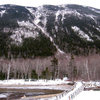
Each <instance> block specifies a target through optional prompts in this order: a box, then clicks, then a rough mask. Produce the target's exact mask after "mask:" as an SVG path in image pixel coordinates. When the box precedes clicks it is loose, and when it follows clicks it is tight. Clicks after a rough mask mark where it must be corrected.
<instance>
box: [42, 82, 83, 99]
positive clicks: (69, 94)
mask: <svg viewBox="0 0 100 100" xmlns="http://www.w3.org/2000/svg"><path fill="white" fill-rule="evenodd" d="M83 90H84V85H83V84H82V83H81V82H80V83H76V84H75V85H74V86H73V87H72V88H71V89H70V90H69V91H67V90H65V91H64V92H62V93H60V94H58V95H56V96H55V97H51V98H48V99H43V100H60V99H62V98H63V97H65V98H66V100H73V98H75V97H76V96H77V95H78V94H79V93H80V92H82V91H83Z"/></svg>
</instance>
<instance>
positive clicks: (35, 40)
mask: <svg viewBox="0 0 100 100" xmlns="http://www.w3.org/2000/svg"><path fill="white" fill-rule="evenodd" d="M99 44H100V10H99V9H95V8H92V7H84V6H81V5H59V6H53V5H43V6H40V7H37V8H35V7H24V6H17V5H1V6H0V52H1V53H0V56H6V57H9V55H10V56H11V55H13V56H14V57H25V58H27V57H37V56H41V57H44V56H45V57H46V56H52V55H54V54H55V53H56V52H57V51H59V52H60V53H71V54H74V55H88V54H90V53H99V52H100V45H99Z"/></svg>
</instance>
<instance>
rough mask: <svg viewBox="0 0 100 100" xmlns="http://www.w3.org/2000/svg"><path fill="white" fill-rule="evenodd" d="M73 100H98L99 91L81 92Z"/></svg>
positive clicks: (99, 99) (99, 98) (99, 96)
mask: <svg viewBox="0 0 100 100" xmlns="http://www.w3.org/2000/svg"><path fill="white" fill-rule="evenodd" d="M73 100H100V91H83V92H81V93H80V94H79V95H78V96H76V97H75V98H74V99H73Z"/></svg>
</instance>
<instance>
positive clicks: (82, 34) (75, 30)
mask: <svg viewBox="0 0 100 100" xmlns="http://www.w3.org/2000/svg"><path fill="white" fill-rule="evenodd" d="M71 28H72V29H73V30H74V32H77V34H78V35H79V36H80V37H81V38H84V39H86V40H87V41H93V40H92V39H90V37H89V36H88V35H87V34H85V33H84V32H83V31H82V30H80V28H79V27H77V26H72V27H71Z"/></svg>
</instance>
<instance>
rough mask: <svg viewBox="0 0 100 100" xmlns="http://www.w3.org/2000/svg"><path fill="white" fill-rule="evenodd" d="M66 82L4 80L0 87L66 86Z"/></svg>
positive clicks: (0, 82)
mask: <svg viewBox="0 0 100 100" xmlns="http://www.w3.org/2000/svg"><path fill="white" fill-rule="evenodd" d="M66 83H67V82H66V81H64V80H61V79H56V80H36V81H31V80H29V81H28V80H27V81H25V80H24V79H20V80H15V79H11V80H4V81H0V85H43V86H44V85H59V84H66Z"/></svg>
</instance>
